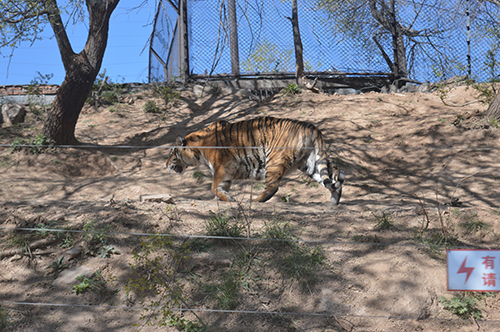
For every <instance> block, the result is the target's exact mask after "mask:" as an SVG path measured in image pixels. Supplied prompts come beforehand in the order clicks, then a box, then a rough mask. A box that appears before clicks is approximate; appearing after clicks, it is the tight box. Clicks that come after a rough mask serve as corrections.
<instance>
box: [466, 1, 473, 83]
mask: <svg viewBox="0 0 500 332" xmlns="http://www.w3.org/2000/svg"><path fill="white" fill-rule="evenodd" d="M466 3H467V7H466V9H465V15H466V18H465V24H466V31H467V32H466V33H467V76H468V78H469V79H470V78H471V74H472V63H471V55H470V0H466Z"/></svg>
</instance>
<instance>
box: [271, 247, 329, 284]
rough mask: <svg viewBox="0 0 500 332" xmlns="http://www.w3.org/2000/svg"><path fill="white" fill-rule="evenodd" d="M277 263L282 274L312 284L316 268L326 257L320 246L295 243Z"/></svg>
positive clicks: (315, 277)
mask: <svg viewBox="0 0 500 332" xmlns="http://www.w3.org/2000/svg"><path fill="white" fill-rule="evenodd" d="M277 263H278V266H279V270H280V271H281V272H282V273H283V275H284V276H286V277H289V278H293V279H295V280H297V281H299V282H301V283H303V284H314V283H315V282H316V281H317V272H318V270H319V269H320V268H321V267H322V266H323V265H324V264H325V263H326V257H325V255H324V253H323V248H322V247H321V246H317V247H314V248H310V247H308V246H305V245H298V244H296V245H294V246H293V247H292V250H290V251H289V252H287V253H286V254H284V255H283V257H281V258H280V259H279V261H277Z"/></svg>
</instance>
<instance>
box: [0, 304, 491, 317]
mask: <svg viewBox="0 0 500 332" xmlns="http://www.w3.org/2000/svg"><path fill="white" fill-rule="evenodd" d="M0 303H2V304H3V305H12V306H13V305H24V306H41V307H71V308H104V309H123V310H171V311H177V312H207V313H223V314H252V315H282V316H285V315H287V316H310V317H330V318H333V317H337V318H342V317H344V318H345V317H352V318H370V319H397V320H438V321H445V322H453V321H463V319H459V318H457V319H450V318H438V317H419V316H396V315H353V314H342V313H338V314H337V313H336V314H332V313H326V312H324V313H323V312H294V311H259V310H223V309H203V308H166V307H161V306H157V307H147V306H144V307H129V306H113V305H93V304H66V303H43V302H10V301H3V300H0ZM477 322H481V323H500V320H496V319H494V320H479V319H478V320H477Z"/></svg>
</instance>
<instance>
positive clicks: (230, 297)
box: [204, 268, 241, 310]
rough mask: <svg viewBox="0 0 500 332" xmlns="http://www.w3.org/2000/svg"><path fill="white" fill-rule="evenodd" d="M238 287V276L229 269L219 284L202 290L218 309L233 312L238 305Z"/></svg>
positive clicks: (209, 285) (207, 286) (216, 283)
mask: <svg viewBox="0 0 500 332" xmlns="http://www.w3.org/2000/svg"><path fill="white" fill-rule="evenodd" d="M240 286H241V285H240V274H239V273H238V272H237V271H236V270H234V269H233V268H230V269H229V271H228V272H227V273H225V274H224V275H223V276H222V280H221V281H220V282H215V283H211V284H207V285H205V286H204V290H205V292H206V293H207V294H208V296H209V297H210V298H213V299H215V301H216V303H217V305H216V306H217V308H218V309H223V310H234V309H236V307H237V306H238V303H239V301H238V298H239V295H240V294H239V290H240Z"/></svg>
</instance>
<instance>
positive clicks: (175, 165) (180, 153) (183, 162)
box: [167, 136, 199, 174]
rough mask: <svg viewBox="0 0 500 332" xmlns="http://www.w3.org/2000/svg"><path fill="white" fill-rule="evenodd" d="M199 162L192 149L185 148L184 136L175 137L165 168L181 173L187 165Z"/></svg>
mask: <svg viewBox="0 0 500 332" xmlns="http://www.w3.org/2000/svg"><path fill="white" fill-rule="evenodd" d="M198 163H199V158H197V157H196V155H195V153H194V152H193V151H192V149H189V148H187V141H186V139H185V138H182V137H180V136H179V137H177V140H176V141H175V147H174V148H173V149H172V151H171V152H170V156H169V157H168V160H167V168H168V170H169V171H170V172H176V173H178V174H181V173H183V172H184V171H185V170H186V168H187V167H189V166H196V165H198Z"/></svg>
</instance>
